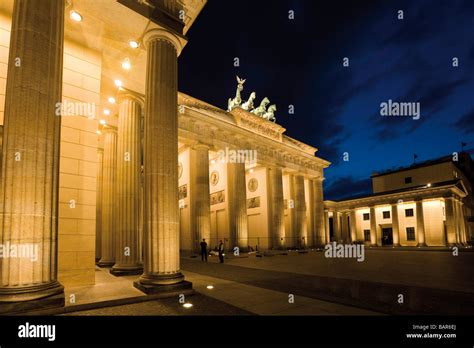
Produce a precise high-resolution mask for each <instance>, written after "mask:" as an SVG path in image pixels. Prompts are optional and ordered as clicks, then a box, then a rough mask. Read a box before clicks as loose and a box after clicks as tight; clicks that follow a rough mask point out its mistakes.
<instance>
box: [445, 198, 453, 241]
mask: <svg viewBox="0 0 474 348" xmlns="http://www.w3.org/2000/svg"><path fill="white" fill-rule="evenodd" d="M444 209H445V214H446V234H447V239H448V246H454V245H456V227H455V217H454V198H453V197H446V198H445V199H444Z"/></svg>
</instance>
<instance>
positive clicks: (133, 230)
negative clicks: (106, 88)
mask: <svg viewBox="0 0 474 348" xmlns="http://www.w3.org/2000/svg"><path fill="white" fill-rule="evenodd" d="M119 101H120V106H119V120H118V140H117V180H116V190H117V192H116V194H117V198H116V206H115V208H116V220H117V225H116V238H115V264H114V266H113V267H112V269H111V270H110V273H112V274H114V275H117V276H119V275H130V274H141V273H142V271H143V266H142V265H141V264H140V248H139V244H138V243H139V232H140V179H141V154H140V150H141V146H140V119H141V113H142V106H141V105H142V103H143V101H142V98H141V97H140V96H138V95H136V94H135V93H133V92H127V91H122V92H121V94H120V99H119Z"/></svg>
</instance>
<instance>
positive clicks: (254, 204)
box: [247, 196, 260, 209]
mask: <svg viewBox="0 0 474 348" xmlns="http://www.w3.org/2000/svg"><path fill="white" fill-rule="evenodd" d="M259 207H260V196H258V197H252V198H248V199H247V209H252V208H259Z"/></svg>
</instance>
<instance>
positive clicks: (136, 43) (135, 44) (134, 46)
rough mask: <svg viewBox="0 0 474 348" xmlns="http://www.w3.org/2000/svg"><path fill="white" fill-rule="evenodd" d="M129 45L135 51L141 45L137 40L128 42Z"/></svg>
mask: <svg viewBox="0 0 474 348" xmlns="http://www.w3.org/2000/svg"><path fill="white" fill-rule="evenodd" d="M128 44H129V45H130V47H131V48H133V49H135V48H138V46H140V44H139V43H138V42H137V41H135V40H130V41H129V42H128Z"/></svg>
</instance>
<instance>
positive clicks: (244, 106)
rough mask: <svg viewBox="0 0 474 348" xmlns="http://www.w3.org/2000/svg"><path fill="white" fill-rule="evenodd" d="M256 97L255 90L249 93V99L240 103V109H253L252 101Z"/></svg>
mask: <svg viewBox="0 0 474 348" xmlns="http://www.w3.org/2000/svg"><path fill="white" fill-rule="evenodd" d="M256 97H257V94H256V93H255V92H252V93H250V97H249V99H248V100H247V101H246V102H245V103H243V104H242V109H244V110H247V111H250V110H252V109H253V101H254V100H255V98H256Z"/></svg>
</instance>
